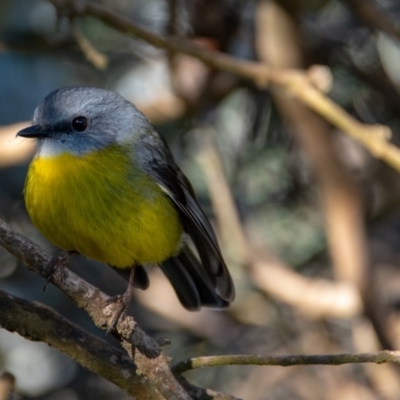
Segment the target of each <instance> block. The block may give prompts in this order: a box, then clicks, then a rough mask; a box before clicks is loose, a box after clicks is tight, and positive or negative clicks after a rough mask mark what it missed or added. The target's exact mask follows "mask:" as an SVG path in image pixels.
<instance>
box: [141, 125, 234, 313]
mask: <svg viewBox="0 0 400 400" xmlns="http://www.w3.org/2000/svg"><path fill="white" fill-rule="evenodd" d="M138 148H139V149H140V155H138V156H139V158H140V160H141V166H142V167H143V168H144V170H145V171H146V172H147V173H148V174H149V175H150V177H152V178H153V179H154V180H155V181H156V182H157V183H158V185H159V186H160V187H161V188H162V189H163V191H164V192H165V193H166V194H167V195H168V196H169V198H170V199H171V201H172V202H173V203H174V205H175V207H176V209H177V210H178V213H179V215H180V217H181V220H182V223H183V227H184V230H185V232H186V233H187V234H188V235H189V236H190V238H191V239H192V241H193V243H194V245H195V247H196V249H197V252H198V254H199V257H200V261H201V262H200V263H199V262H197V263H195V262H193V263H191V268H192V269H193V268H194V269H196V270H197V272H198V276H200V277H202V280H203V281H204V283H205V284H206V285H208V286H211V288H212V289H213V291H214V292H215V294H216V295H217V296H219V297H220V298H221V299H222V300H223V301H225V302H228V303H229V302H232V301H233V300H234V297H235V290H234V285H233V282H232V278H231V276H230V274H229V271H228V269H227V267H226V265H225V262H224V259H223V257H222V254H221V250H220V248H219V246H218V242H217V238H216V236H215V233H214V230H213V228H212V226H211V224H210V222H209V220H208V218H207V217H206V215H205V214H204V212H203V210H202V209H201V207H200V205H199V204H198V203H197V200H196V198H195V194H194V191H193V188H192V186H191V184H190V182H189V180H188V179H187V178H186V176H185V175H184V174H183V172H182V171H181V170H180V169H179V167H178V166H177V165H176V164H175V161H174V160H173V157H172V154H171V153H170V150H169V148H168V145H167V144H166V142H165V141H164V139H163V138H162V137H161V136H159V135H158V134H157V133H154V134H153V135H147V136H146V138H145V139H144V140H143V142H142V143H141V145H140V146H139V147H138ZM185 252H186V251H185ZM181 258H182V257H181ZM180 261H181V260H180ZM189 261H190V258H188V257H187V258H186V263H188V262H189ZM164 272H166V271H164ZM167 275H168V274H167ZM196 279H197V278H196ZM211 288H210V289H211ZM175 289H176V288H175ZM220 303H221V304H218V302H217V303H216V304H214V305H215V306H217V307H221V306H222V303H224V302H221V301H220ZM203 305H208V306H213V305H212V304H211V305H210V304H204V303H203Z"/></svg>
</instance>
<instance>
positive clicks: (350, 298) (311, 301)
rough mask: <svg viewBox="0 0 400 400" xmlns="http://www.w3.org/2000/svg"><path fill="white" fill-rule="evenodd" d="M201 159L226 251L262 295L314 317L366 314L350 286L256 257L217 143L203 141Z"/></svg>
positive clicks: (268, 256) (272, 258) (264, 255)
mask: <svg viewBox="0 0 400 400" xmlns="http://www.w3.org/2000/svg"><path fill="white" fill-rule="evenodd" d="M202 139H203V140H202V142H203V146H202V151H201V153H200V156H199V159H200V162H201V166H202V168H203V170H204V173H205V177H206V181H207V185H208V188H209V192H210V197H211V201H212V204H213V207H214V210H215V214H216V217H217V220H218V226H219V227H220V231H221V233H222V235H221V236H222V241H223V243H224V246H223V247H224V248H226V249H228V253H230V254H232V255H233V257H232V258H233V259H234V261H235V262H237V263H239V264H242V265H246V266H247V268H248V270H249V272H250V275H251V277H252V282H253V283H254V284H255V285H257V287H259V288H260V289H261V290H262V291H264V292H265V293H268V294H269V295H271V296H273V297H274V298H276V299H279V300H280V301H283V302H285V303H286V304H289V305H291V306H292V307H295V308H296V309H298V310H301V311H302V312H303V313H305V314H306V315H308V316H312V317H341V318H350V317H353V316H354V315H357V314H358V313H359V312H361V310H362V302H361V298H360V296H359V294H358V292H357V290H355V288H354V287H353V286H352V285H350V284H348V283H346V282H337V283H335V282H331V281H328V280H324V279H315V278H308V277H305V276H302V275H300V274H298V273H296V272H294V271H292V270H291V268H290V266H288V265H286V264H285V263H284V262H283V261H282V260H280V259H278V258H277V257H276V256H274V255H272V254H270V253H269V254H268V253H267V251H266V250H265V245H264V251H263V253H262V254H255V252H254V249H253V248H252V246H251V244H250V243H249V241H248V239H247V236H246V234H245V232H244V231H243V226H242V224H241V222H240V219H239V216H238V214H237V209H236V205H235V202H234V200H233V196H232V193H231V190H230V187H229V184H228V182H227V180H226V177H225V174H224V171H223V168H222V164H221V159H220V155H219V151H218V148H217V144H216V141H215V140H213V139H212V138H210V137H204V136H203V137H202Z"/></svg>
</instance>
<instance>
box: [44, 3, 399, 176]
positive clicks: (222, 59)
mask: <svg viewBox="0 0 400 400" xmlns="http://www.w3.org/2000/svg"><path fill="white" fill-rule="evenodd" d="M50 1H51V2H52V3H53V5H54V6H55V7H56V8H57V9H58V10H59V11H61V12H62V13H63V14H64V15H66V16H68V17H70V18H71V17H73V16H76V15H80V16H92V17H96V18H98V19H99V20H101V21H103V22H104V23H106V24H107V25H109V26H111V27H112V28H114V29H116V30H118V31H119V32H122V33H124V34H126V35H130V36H134V37H136V38H139V39H142V40H144V41H145V42H147V43H149V44H151V45H152V46H154V47H157V48H160V49H165V50H168V51H169V52H178V53H184V54H188V55H190V56H192V57H195V58H197V59H199V60H200V61H202V62H203V63H205V64H206V65H208V66H210V67H212V68H216V69H220V70H223V71H226V72H231V73H233V74H235V75H238V76H240V77H242V78H245V79H249V80H251V81H253V82H254V83H255V84H256V85H257V86H259V87H260V88H266V87H267V86H268V85H269V84H271V85H273V86H275V88H283V89H285V90H286V91H287V92H288V94H290V95H291V96H294V97H296V98H297V99H298V100H300V101H301V102H302V103H304V104H306V105H307V106H308V107H310V108H311V109H312V110H314V111H315V112H316V113H318V114H319V115H321V116H322V117H324V118H325V119H326V120H327V121H328V122H330V123H331V124H332V125H334V126H336V127H337V128H339V129H340V130H341V131H343V132H345V133H347V134H348V135H349V136H351V137H352V138H353V139H355V140H356V141H357V142H359V143H360V144H362V145H363V146H364V147H365V148H366V149H367V150H368V151H369V152H370V153H371V154H372V155H373V156H374V157H376V158H378V159H381V160H383V161H385V162H386V163H388V164H389V165H390V166H391V167H393V168H394V169H396V170H397V171H400V149H398V148H397V147H396V146H394V145H393V144H391V143H389V138H390V134H391V131H390V129H389V128H388V127H386V126H381V125H367V124H363V123H361V122H360V121H358V120H356V119H355V118H353V117H352V116H351V115H350V114H349V113H347V112H346V111H345V110H344V109H343V108H341V107H340V106H339V105H337V104H336V103H335V102H333V101H332V100H331V99H329V98H328V97H327V96H325V95H324V94H323V93H321V92H320V90H319V89H318V88H316V87H315V86H314V85H313V80H312V79H310V77H309V75H308V74H307V71H303V70H296V69H295V70H291V69H288V70H281V69H276V68H271V67H270V66H268V65H266V64H264V63H257V62H251V61H244V60H240V59H236V58H234V57H231V56H228V55H226V54H223V53H221V52H218V51H210V50H206V49H203V48H202V47H200V46H199V45H198V44H196V43H195V42H193V41H191V40H188V39H185V38H163V37H161V36H159V35H156V34H154V33H151V32H149V31H147V30H145V29H142V28H140V27H138V26H136V25H134V24H132V23H131V22H130V21H129V20H128V19H126V18H124V17H121V16H119V15H117V14H115V13H113V12H112V11H109V10H107V9H106V8H104V7H102V6H99V5H97V4H94V3H87V2H85V1H84V0H82V1H76V0H50ZM314 72H315V67H314Z"/></svg>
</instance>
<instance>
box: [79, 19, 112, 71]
mask: <svg viewBox="0 0 400 400" xmlns="http://www.w3.org/2000/svg"><path fill="white" fill-rule="evenodd" d="M71 23H72V35H73V37H74V39H75V41H76V44H77V45H78V46H79V48H80V49H81V51H82V53H83V55H84V56H85V58H86V60H88V61H89V62H90V63H92V64H93V65H94V66H95V67H96V68H97V69H99V70H105V69H106V68H107V66H108V57H107V56H106V55H105V54H103V53H101V52H100V51H99V50H97V49H96V48H95V47H94V46H93V45H92V43H90V41H89V39H88V38H87V37H86V36H85V35H84V34H83V33H82V31H81V29H80V28H79V26H78V25H77V23H76V21H75V20H74V19H73V20H72V21H71Z"/></svg>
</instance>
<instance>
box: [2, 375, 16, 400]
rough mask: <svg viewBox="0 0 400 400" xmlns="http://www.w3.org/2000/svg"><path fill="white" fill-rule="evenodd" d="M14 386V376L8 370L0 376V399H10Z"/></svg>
mask: <svg viewBox="0 0 400 400" xmlns="http://www.w3.org/2000/svg"><path fill="white" fill-rule="evenodd" d="M14 387H15V377H14V375H13V374H10V373H9V372H4V373H3V374H2V375H1V376H0V400H11V399H12V394H13V391H14Z"/></svg>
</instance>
